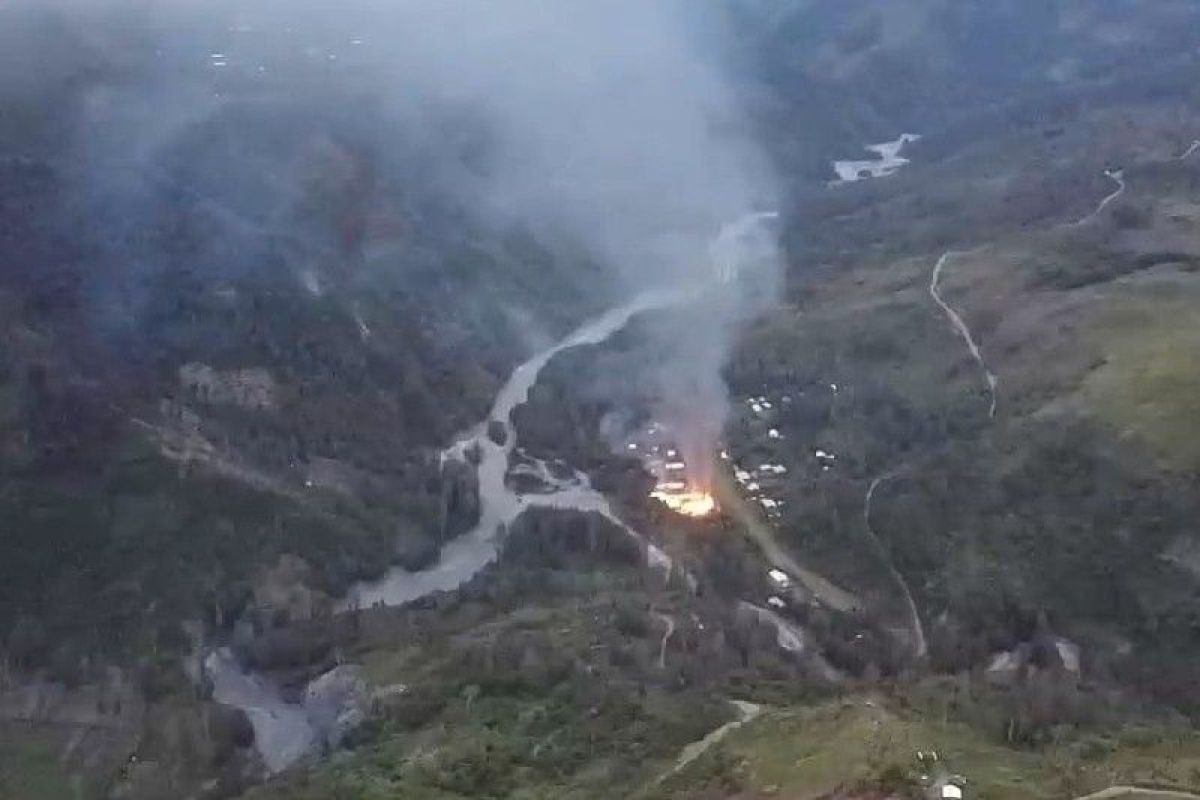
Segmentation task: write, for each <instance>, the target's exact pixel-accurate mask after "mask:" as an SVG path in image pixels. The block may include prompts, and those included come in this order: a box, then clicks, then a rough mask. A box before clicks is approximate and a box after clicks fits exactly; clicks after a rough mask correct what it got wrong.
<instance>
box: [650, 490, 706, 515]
mask: <svg viewBox="0 0 1200 800" xmlns="http://www.w3.org/2000/svg"><path fill="white" fill-rule="evenodd" d="M650 496H651V497H653V498H654V499H655V500H659V501H661V502H662V503H663V504H664V505H666V506H667V508H669V509H671V510H672V511H674V512H675V513H677V514H683V515H684V516H686V517H707V516H708V515H709V514H711V513H713V512H714V511H716V510H717V501H716V498H714V497H713V496H712V495H711V494H709V493H708V492H705V491H700V490H698V489H689V490H687V491H682V492H681V491H664V490H662V489H655V490H654V491H653V492H651V493H650Z"/></svg>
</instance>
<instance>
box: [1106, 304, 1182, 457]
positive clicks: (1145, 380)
mask: <svg viewBox="0 0 1200 800" xmlns="http://www.w3.org/2000/svg"><path fill="white" fill-rule="evenodd" d="M1195 294H1196V293H1195V292H1180V295H1183V296H1181V297H1178V298H1177V299H1174V300H1170V301H1168V300H1164V299H1162V298H1159V299H1157V300H1154V301H1152V300H1150V299H1143V298H1134V299H1131V300H1127V301H1123V302H1120V303H1119V304H1118V305H1117V307H1116V308H1115V309H1114V310H1112V311H1111V312H1110V313H1109V314H1107V315H1105V317H1104V319H1103V321H1102V323H1101V325H1100V326H1099V331H1098V332H1099V336H1100V337H1101V339H1102V342H1103V345H1102V346H1103V348H1104V352H1105V357H1106V360H1105V363H1104V364H1103V365H1102V366H1101V367H1099V368H1098V369H1097V370H1095V372H1093V373H1092V374H1091V375H1090V376H1089V378H1088V379H1087V381H1086V382H1085V384H1084V396H1085V398H1086V399H1087V400H1088V402H1089V405H1090V406H1091V408H1092V409H1093V411H1094V412H1095V413H1096V414H1097V415H1098V416H1099V418H1100V419H1101V420H1103V421H1104V422H1105V423H1107V424H1108V425H1110V426H1112V427H1113V428H1115V429H1116V430H1117V431H1118V432H1119V434H1120V435H1122V436H1129V437H1132V438H1134V439H1135V440H1137V441H1139V442H1141V443H1142V444H1144V445H1145V446H1147V447H1148V448H1149V449H1150V450H1152V451H1153V452H1154V453H1155V454H1157V455H1158V456H1159V457H1160V458H1161V459H1162V460H1163V461H1164V463H1165V464H1167V465H1168V466H1172V467H1175V468H1180V469H1188V468H1195V467H1197V466H1200V427H1197V426H1196V424H1195V420H1196V419H1197V417H1198V416H1200V365H1198V364H1197V361H1196V358H1195V355H1196V353H1197V352H1200V311H1198V310H1197V309H1196V306H1195V303H1194V295H1195ZM1188 295H1190V296H1191V297H1189V296H1188Z"/></svg>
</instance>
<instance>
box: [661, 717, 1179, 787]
mask: <svg viewBox="0 0 1200 800" xmlns="http://www.w3.org/2000/svg"><path fill="white" fill-rule="evenodd" d="M921 750H926V751H928V750H936V751H937V752H938V754H939V757H940V764H941V765H942V766H943V768H944V769H945V770H946V771H947V772H949V773H951V774H959V775H962V776H964V777H966V779H967V782H968V783H967V785H968V787H969V791H970V796H972V797H975V798H979V800H1054V799H1056V798H1070V797H1077V796H1080V795H1083V794H1086V793H1088V792H1093V791H1098V790H1100V789H1104V788H1107V787H1109V786H1113V785H1117V784H1122V785H1137V786H1143V787H1147V788H1149V787H1163V788H1168V787H1169V788H1173V789H1182V790H1186V789H1188V788H1189V787H1195V786H1196V785H1197V784H1198V783H1200V736H1198V735H1197V734H1196V733H1195V732H1193V731H1190V730H1189V731H1167V730H1165V729H1162V730H1157V729H1156V730H1144V729H1143V730H1139V731H1138V732H1137V735H1133V734H1131V733H1129V732H1115V733H1114V734H1113V735H1112V737H1111V738H1108V737H1105V736H1096V735H1092V736H1088V737H1082V738H1081V737H1078V736H1076V737H1074V738H1071V737H1066V738H1064V739H1063V740H1062V741H1061V742H1060V743H1058V744H1056V745H1053V746H1051V747H1048V748H1046V749H1044V750H1030V749H1018V748H1011V747H1007V746H1005V745H1004V744H1002V743H1001V742H999V741H998V740H996V739H992V738H990V737H988V736H987V735H985V734H984V733H983V732H981V731H980V730H978V729H976V728H973V727H970V726H968V725H965V724H962V723H959V722H954V721H941V720H934V719H930V718H928V717H922V716H921V715H919V714H917V713H914V712H912V711H908V710H899V709H897V708H896V707H895V706H894V705H892V704H891V703H889V702H888V701H885V700H883V699H880V698H878V697H875V696H865V695H857V696H852V697H849V698H846V699H843V700H839V701H835V702H830V703H826V704H823V705H819V706H814V707H810V708H790V709H781V710H773V711H768V712H766V713H764V714H763V716H762V717H760V718H759V719H758V720H756V721H755V722H752V723H749V724H747V725H746V726H745V727H743V728H741V729H739V730H737V731H735V732H733V733H731V734H730V735H729V736H728V737H727V738H726V739H725V741H724V743H723V744H722V745H721V746H720V747H719V748H714V750H713V751H710V752H709V753H707V754H705V755H704V756H702V757H701V758H700V759H698V760H697V762H696V763H695V764H693V765H689V767H688V768H687V769H685V770H684V771H683V772H682V773H681V774H680V776H678V778H675V779H672V780H671V781H669V782H668V783H667V784H666V787H665V788H666V790H667V792H668V795H667V796H672V797H691V796H695V795H697V794H699V793H700V792H701V791H702V789H703V787H705V786H711V783H712V781H713V780H714V779H715V778H714V775H716V774H717V773H716V771H714V769H713V764H714V762H724V763H725V764H728V765H732V770H733V771H734V773H735V774H736V775H737V776H738V781H739V783H740V784H741V787H742V789H743V790H745V791H746V792H747V793H748V794H751V795H752V794H753V793H754V792H764V793H768V794H778V795H779V796H783V797H788V798H792V799H793V800H805V798H813V799H814V800H815V799H816V798H820V797H825V796H827V795H830V794H831V793H834V792H836V791H847V790H849V791H853V790H855V789H856V788H864V789H865V788H867V787H871V786H875V785H878V784H879V783H880V781H881V779H884V778H885V777H886V776H887V775H889V774H891V775H896V774H902V775H908V776H911V777H914V778H915V777H917V776H918V775H919V773H920V767H919V765H918V763H917V761H916V753H917V752H918V751H921ZM1135 796H1136V795H1135Z"/></svg>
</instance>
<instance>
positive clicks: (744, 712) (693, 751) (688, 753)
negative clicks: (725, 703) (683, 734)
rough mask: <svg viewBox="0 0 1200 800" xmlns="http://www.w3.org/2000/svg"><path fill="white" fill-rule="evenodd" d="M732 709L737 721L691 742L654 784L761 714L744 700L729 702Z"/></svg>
mask: <svg viewBox="0 0 1200 800" xmlns="http://www.w3.org/2000/svg"><path fill="white" fill-rule="evenodd" d="M729 702H730V703H732V704H733V706H734V708H736V709H737V712H738V715H737V719H734V720H732V721H730V722H726V723H725V724H724V725H722V726H721V727H719V728H717V729H716V730H714V731H713V732H712V733H710V734H708V735H707V736H705V737H704V738H703V739H701V740H700V741H698V742H692V743H691V744H689V745H688V746H687V747H685V748H683V752H681V753H680V754H679V759H678V760H676V762H675V766H673V767H671V769H669V770H667V771H666V772H664V773H663V774H662V775H659V776H658V779H657V780H655V781H654V782H655V784H659V783H662V782H663V781H664V780H666V779H667V778H669V777H671V776H672V775H674V774H676V773H677V772H679V771H681V770H682V769H683V768H684V767H686V766H687V765H688V764H691V763H692V762H693V761H695V760H696V759H697V758H699V757H700V756H702V755H704V754H705V753H707V752H708V750H709V749H710V748H711V747H712V746H713V745H715V744H716V743H717V742H719V741H721V740H722V739H724V738H725V737H726V736H728V735H729V734H730V733H732V732H733V731H735V730H737V729H738V728H740V727H742V726H743V725H745V724H746V723H748V722H753V721H754V720H755V719H756V718H757V717H758V715H759V714H761V713H762V706H760V705H759V704H757V703H750V702H747V701H745V700H730V701H729Z"/></svg>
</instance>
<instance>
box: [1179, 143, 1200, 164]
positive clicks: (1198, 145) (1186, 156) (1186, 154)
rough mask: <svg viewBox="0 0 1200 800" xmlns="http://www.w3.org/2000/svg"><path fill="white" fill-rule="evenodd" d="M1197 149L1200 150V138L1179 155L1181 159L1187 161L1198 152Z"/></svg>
mask: <svg viewBox="0 0 1200 800" xmlns="http://www.w3.org/2000/svg"><path fill="white" fill-rule="evenodd" d="M1197 150H1200V139H1197V140H1196V141H1194V142H1192V143H1191V144H1190V145H1188V149H1187V150H1184V151H1183V155H1181V156H1180V157H1179V160H1180V161H1187V160H1188V159H1189V158H1191V156H1192V153H1194V152H1196V151H1197Z"/></svg>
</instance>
